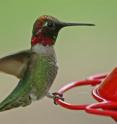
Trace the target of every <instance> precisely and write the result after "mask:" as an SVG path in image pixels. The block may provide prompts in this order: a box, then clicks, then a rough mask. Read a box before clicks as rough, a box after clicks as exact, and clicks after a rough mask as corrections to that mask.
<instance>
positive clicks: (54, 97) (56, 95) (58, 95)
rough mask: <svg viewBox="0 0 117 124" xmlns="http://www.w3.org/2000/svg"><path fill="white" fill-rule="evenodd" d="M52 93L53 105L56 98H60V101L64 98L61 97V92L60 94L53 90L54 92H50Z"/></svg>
mask: <svg viewBox="0 0 117 124" xmlns="http://www.w3.org/2000/svg"><path fill="white" fill-rule="evenodd" d="M52 95H53V99H54V104H55V105H57V102H56V99H60V100H62V101H64V100H65V99H64V98H63V94H61V93H57V92H55V93H52Z"/></svg>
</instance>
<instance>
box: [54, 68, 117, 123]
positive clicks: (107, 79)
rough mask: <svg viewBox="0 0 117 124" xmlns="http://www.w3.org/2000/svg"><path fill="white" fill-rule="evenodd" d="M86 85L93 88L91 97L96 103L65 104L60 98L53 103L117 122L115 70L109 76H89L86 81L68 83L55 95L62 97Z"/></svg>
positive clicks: (116, 72) (116, 78)
mask: <svg viewBox="0 0 117 124" xmlns="http://www.w3.org/2000/svg"><path fill="white" fill-rule="evenodd" d="M86 85H91V86H93V87H94V89H93V90H92V96H93V97H94V98H95V99H96V100H97V103H92V104H83V105H76V104H70V103H67V102H65V101H63V100H61V99H60V98H56V99H55V102H56V103H57V104H59V105H60V106H62V107H64V108H67V109H71V110H84V111H85V112H88V113H90V114H96V115H103V116H110V117H112V118H113V119H114V120H115V121H116V122H117V68H115V69H114V70H113V71H112V72H111V73H110V74H99V75H95V76H90V77H88V78H87V79H86V80H81V81H76V82H72V83H69V84H67V85H65V86H63V87H62V88H61V89H59V90H58V92H57V93H58V94H62V95H63V94H64V93H65V92H66V91H68V90H70V89H73V88H75V87H78V86H86Z"/></svg>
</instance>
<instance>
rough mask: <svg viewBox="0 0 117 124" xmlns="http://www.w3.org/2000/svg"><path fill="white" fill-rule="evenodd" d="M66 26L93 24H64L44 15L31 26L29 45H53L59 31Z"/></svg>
mask: <svg viewBox="0 0 117 124" xmlns="http://www.w3.org/2000/svg"><path fill="white" fill-rule="evenodd" d="M66 26H94V24H87V23H66V22H61V21H59V20H58V19H56V18H55V17H52V16H48V15H44V16H41V17H39V18H38V19H37V20H36V21H35V23H34V25H33V31H32V39H31V44H32V45H36V44H37V43H38V44H41V45H44V46H47V45H49V46H51V45H53V44H54V43H55V41H56V38H57V35H58V32H59V31H60V29H62V28H63V27H66Z"/></svg>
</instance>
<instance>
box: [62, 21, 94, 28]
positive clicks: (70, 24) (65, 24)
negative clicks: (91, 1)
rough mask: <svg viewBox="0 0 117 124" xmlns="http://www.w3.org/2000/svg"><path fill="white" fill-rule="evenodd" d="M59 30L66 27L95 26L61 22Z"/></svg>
mask: <svg viewBox="0 0 117 124" xmlns="http://www.w3.org/2000/svg"><path fill="white" fill-rule="evenodd" d="M60 26H61V28H63V27H67V26H95V24H90V23H67V22H61V23H60Z"/></svg>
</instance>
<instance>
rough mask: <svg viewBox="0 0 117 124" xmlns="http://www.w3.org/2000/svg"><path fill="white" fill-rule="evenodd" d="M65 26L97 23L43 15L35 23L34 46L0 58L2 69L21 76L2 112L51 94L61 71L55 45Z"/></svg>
mask: <svg viewBox="0 0 117 124" xmlns="http://www.w3.org/2000/svg"><path fill="white" fill-rule="evenodd" d="M66 26H94V24H87V23H66V22H61V21H59V20H58V19H56V18H54V17H52V16H47V15H44V16H41V17H39V18H38V19H37V20H36V21H35V23H34V25H33V31H32V38H31V48H30V49H28V50H25V51H21V52H19V53H16V54H13V55H9V56H6V57H3V58H1V59H0V71H2V72H5V73H8V74H12V75H14V76H16V77H18V78H19V79H20V81H19V83H18V85H17V86H16V88H15V89H14V90H13V91H12V92H11V94H10V95H9V96H8V97H7V98H6V99H5V100H3V101H2V102H1V103H0V111H5V110H8V109H12V108H15V107H19V106H27V105H29V104H31V102H32V101H33V100H39V99H40V98H42V97H43V96H48V95H47V94H48V92H49V89H50V87H51V85H52V83H53V81H54V79H55V77H56V74H57V70H58V66H57V60H56V55H55V51H54V48H53V46H54V44H55V42H56V38H57V35H58V32H59V31H60V29H62V28H63V27H66Z"/></svg>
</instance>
